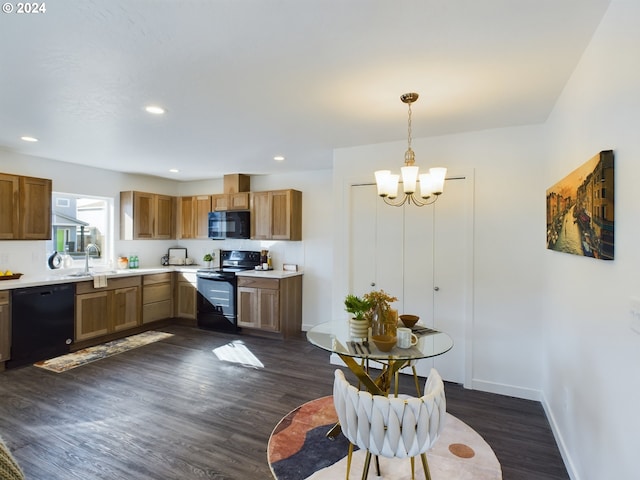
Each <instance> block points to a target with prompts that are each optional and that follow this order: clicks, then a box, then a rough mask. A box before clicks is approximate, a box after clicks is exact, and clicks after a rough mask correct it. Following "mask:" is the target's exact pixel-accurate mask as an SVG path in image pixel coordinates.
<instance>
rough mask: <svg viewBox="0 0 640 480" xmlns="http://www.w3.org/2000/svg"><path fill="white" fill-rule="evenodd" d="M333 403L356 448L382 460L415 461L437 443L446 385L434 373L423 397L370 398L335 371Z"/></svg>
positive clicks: (366, 393) (339, 371) (346, 433)
mask: <svg viewBox="0 0 640 480" xmlns="http://www.w3.org/2000/svg"><path fill="white" fill-rule="evenodd" d="M333 401H334V405H335V408H336V412H337V414H338V419H339V421H340V427H341V428H342V432H343V433H344V435H345V436H346V437H347V439H348V440H349V441H350V442H351V443H352V444H354V445H357V446H358V447H360V448H362V449H366V450H368V451H369V452H371V453H372V454H374V455H380V456H383V457H399V458H406V457H415V456H417V455H420V454H422V453H424V452H426V451H427V450H429V449H430V448H431V446H432V445H433V444H434V442H435V441H436V440H437V439H438V436H439V435H440V432H441V431H442V427H443V426H444V418H445V413H446V399H445V395H444V383H443V381H442V378H441V377H440V375H439V374H438V372H437V371H436V370H435V369H431V372H430V374H429V377H428V379H427V382H426V384H425V393H424V395H423V396H422V397H419V398H416V397H405V396H403V397H399V398H391V397H384V396H381V395H371V394H370V393H369V392H366V391H360V390H358V389H357V388H355V387H354V386H353V385H351V384H349V382H347V380H346V379H345V377H344V374H343V372H342V371H341V370H336V372H335V381H334V386H333Z"/></svg>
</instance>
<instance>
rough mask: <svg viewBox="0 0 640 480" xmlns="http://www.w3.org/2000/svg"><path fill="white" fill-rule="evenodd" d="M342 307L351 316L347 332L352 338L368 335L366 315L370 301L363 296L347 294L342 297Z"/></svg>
mask: <svg viewBox="0 0 640 480" xmlns="http://www.w3.org/2000/svg"><path fill="white" fill-rule="evenodd" d="M344 309H345V310H346V311H347V312H349V313H350V314H351V315H352V317H351V318H350V319H349V332H350V334H351V337H352V338H364V339H366V338H367V337H368V335H369V319H368V318H367V317H366V315H367V313H368V312H369V310H370V309H371V303H370V302H369V301H368V300H365V299H364V298H360V297H358V296H356V295H353V294H349V295H347V296H346V297H345V299H344Z"/></svg>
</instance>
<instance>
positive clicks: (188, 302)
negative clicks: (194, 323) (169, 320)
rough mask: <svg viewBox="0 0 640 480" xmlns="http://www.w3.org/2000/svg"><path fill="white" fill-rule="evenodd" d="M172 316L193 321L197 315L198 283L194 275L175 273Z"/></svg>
mask: <svg viewBox="0 0 640 480" xmlns="http://www.w3.org/2000/svg"><path fill="white" fill-rule="evenodd" d="M176 275H177V278H176V295H175V298H176V301H175V312H174V316H176V317H178V318H188V319H191V320H195V319H196V316H197V313H198V283H197V277H196V274H195V273H184V272H177V273H176Z"/></svg>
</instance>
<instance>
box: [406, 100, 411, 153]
mask: <svg viewBox="0 0 640 480" xmlns="http://www.w3.org/2000/svg"><path fill="white" fill-rule="evenodd" d="M407 144H408V147H409V150H411V104H409V120H408V121H407Z"/></svg>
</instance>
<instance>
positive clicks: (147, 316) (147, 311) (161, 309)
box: [142, 300, 171, 323]
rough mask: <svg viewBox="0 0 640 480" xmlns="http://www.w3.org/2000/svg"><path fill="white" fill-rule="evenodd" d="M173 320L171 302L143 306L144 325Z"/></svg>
mask: <svg viewBox="0 0 640 480" xmlns="http://www.w3.org/2000/svg"><path fill="white" fill-rule="evenodd" d="M165 318H171V300H165V301H162V302H155V303H149V304H147V305H143V306H142V323H148V322H155V321H156V320H164V319H165Z"/></svg>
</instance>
